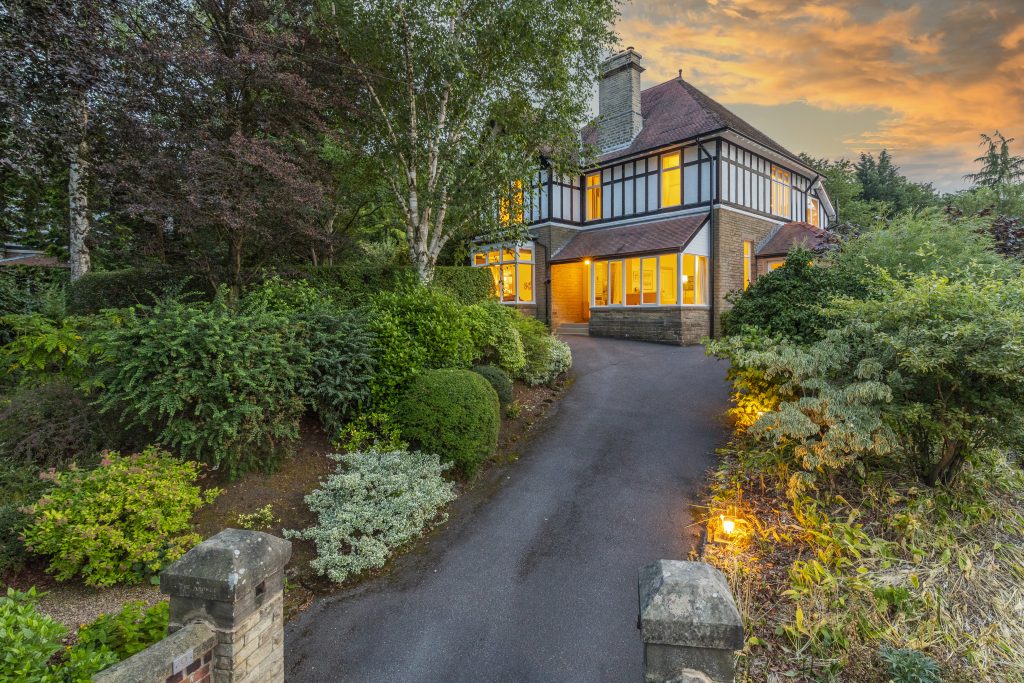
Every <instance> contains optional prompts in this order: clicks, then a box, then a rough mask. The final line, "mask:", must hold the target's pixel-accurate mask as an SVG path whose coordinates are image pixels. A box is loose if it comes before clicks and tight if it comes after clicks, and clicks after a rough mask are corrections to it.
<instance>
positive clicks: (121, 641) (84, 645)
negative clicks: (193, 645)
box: [74, 601, 170, 661]
mask: <svg viewBox="0 0 1024 683" xmlns="http://www.w3.org/2000/svg"><path fill="white" fill-rule="evenodd" d="M169 607H170V603H168V602H167V601H161V602H158V603H156V604H155V605H153V606H152V607H146V604H145V603H143V602H137V601H134V602H129V603H127V604H125V606H124V607H123V608H121V611H120V612H118V613H116V614H101V615H100V616H99V618H98V619H96V621H94V622H92V623H91V624H88V625H86V626H83V627H82V628H80V629H78V636H77V637H76V639H75V646H74V649H78V650H86V651H94V652H95V651H101V650H107V651H109V652H112V653H114V655H116V656H117V661H121V660H124V659H128V658H129V657H131V656H132V655H134V654H137V653H139V652H142V651H143V650H145V649H146V648H147V647H149V646H150V645H152V644H153V643H155V642H157V641H159V640H162V639H163V638H165V637H166V636H167V620H168V608H169Z"/></svg>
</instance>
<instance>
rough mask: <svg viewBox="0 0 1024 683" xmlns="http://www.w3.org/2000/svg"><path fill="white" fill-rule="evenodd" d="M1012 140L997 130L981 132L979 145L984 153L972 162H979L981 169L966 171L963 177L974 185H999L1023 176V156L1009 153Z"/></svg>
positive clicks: (1011, 182) (1009, 182)
mask: <svg viewBox="0 0 1024 683" xmlns="http://www.w3.org/2000/svg"><path fill="white" fill-rule="evenodd" d="M1013 140H1014V139H1013V138H1006V137H1005V136H1003V134H1002V133H1000V132H999V131H998V130H997V131H996V132H995V134H993V135H987V134H985V133H982V134H981V143H980V146H981V147H983V148H985V153H984V154H982V155H981V156H980V157H978V158H977V159H975V160H974V163H976V164H981V170H980V171H978V172H977V173H968V174H967V175H965V176H964V179H965V180H970V181H971V182H972V183H974V185H975V187H1000V186H1006V185H1011V184H1013V183H1016V182H1017V181H1018V180H1020V179H1021V178H1024V157H1019V156H1013V155H1011V154H1010V143H1011V142H1013Z"/></svg>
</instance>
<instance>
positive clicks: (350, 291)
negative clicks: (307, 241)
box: [305, 263, 417, 306]
mask: <svg viewBox="0 0 1024 683" xmlns="http://www.w3.org/2000/svg"><path fill="white" fill-rule="evenodd" d="M305 277H306V279H307V280H309V281H310V283H311V284H312V285H313V286H314V287H315V288H317V289H319V290H321V291H323V292H324V293H326V294H329V295H330V296H332V297H333V298H334V299H335V300H337V301H338V302H339V303H340V304H342V305H345V306H362V305H364V304H366V303H367V302H368V301H369V300H370V299H371V298H373V296H374V295H376V294H379V293H380V292H392V291H395V290H396V289H401V288H405V287H412V286H414V285H415V284H416V282H417V279H416V271H414V270H413V269H412V268H409V267H408V266H381V265H377V264H358V263H347V264H344V265H340V266H318V267H316V268H308V269H306V271H305Z"/></svg>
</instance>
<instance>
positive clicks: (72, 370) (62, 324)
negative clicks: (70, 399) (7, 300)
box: [0, 313, 102, 386]
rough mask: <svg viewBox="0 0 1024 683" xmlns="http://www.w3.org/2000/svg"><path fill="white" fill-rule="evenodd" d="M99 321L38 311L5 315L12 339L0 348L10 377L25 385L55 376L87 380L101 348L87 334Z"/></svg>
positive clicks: (80, 380) (38, 382) (82, 381)
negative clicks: (55, 318)
mask: <svg viewBox="0 0 1024 683" xmlns="http://www.w3.org/2000/svg"><path fill="white" fill-rule="evenodd" d="M99 322H100V321H99V320H96V319H91V318H82V317H69V318H63V319H61V320H53V319H51V318H48V317H46V316H44V315H43V314H41V313H30V314H27V315H8V316H4V317H3V319H2V323H3V325H4V326H5V327H6V328H7V329H8V330H9V331H10V335H11V336H12V337H13V338H12V340H11V341H10V342H9V343H8V344H7V345H6V346H4V347H3V348H2V349H0V358H2V362H3V364H4V365H5V366H6V367H7V371H8V372H9V373H11V376H13V377H16V378H17V379H18V381H19V382H20V383H21V384H23V385H26V386H38V385H40V384H44V383H46V382H49V381H50V380H52V379H54V378H57V377H59V378H62V379H64V380H67V381H70V382H74V383H84V382H86V381H87V380H88V379H89V378H90V376H91V374H92V373H93V372H94V370H95V367H94V366H95V363H96V360H97V358H98V357H99V355H100V354H101V351H102V347H101V345H100V344H99V343H98V340H97V337H96V335H91V334H90V328H94V327H95V326H96V325H97V323H99Z"/></svg>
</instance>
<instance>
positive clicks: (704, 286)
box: [589, 251, 711, 309]
mask: <svg viewBox="0 0 1024 683" xmlns="http://www.w3.org/2000/svg"><path fill="white" fill-rule="evenodd" d="M687 256H690V257H692V258H693V259H694V269H695V272H696V275H695V277H699V278H701V280H700V281H698V282H696V291H697V292H699V293H700V294H701V296H702V297H703V299H704V300H703V301H701V302H695V303H692V304H687V303H683V301H684V295H683V260H684V258H685V257H687ZM666 257H673V258H674V259H675V274H676V275H675V277H676V282H675V288H674V295H675V300H676V303H663V302H662V287H661V270H662V269H661V259H663V258H666ZM632 259H636V261H637V268H638V269H639V273H640V293H639V294H640V296H639V302H638V303H635V304H630V303H626V295H627V293H628V283H627V277H626V276H627V272H628V271H627V267H626V264H627V262H628V261H630V260H632ZM647 260H652V261H654V266H655V267H654V273H655V279H654V287H655V289H654V294H655V301H653V302H650V303H644V300H643V294H644V292H643V283H644V279H643V264H644V261H647ZM710 260H711V259H710V256H708V255H707V254H701V253H696V252H689V251H680V252H656V253H651V254H638V255H636V256H619V257H613V258H603V259H594V260H592V261H591V263H590V272H589V276H590V299H589V300H590V307H591V308H597V309H606V308H630V309H641V308H709V302H708V278H709V277H710V270H709V267H708V263H709V262H710ZM613 264H617V265H618V268H619V273H620V275H619V287H618V289H619V291H618V293H617V296H616V292H615V291H614V290H615V288H613V287H612V282H613V280H614V279H613V277H612V271H613ZM701 264H703V266H702V267H701ZM598 269H604V274H605V278H604V279H605V282H606V283H607V297H606V300H607V303H605V304H598V303H597V290H596V284H597V275H596V273H597V271H598ZM616 299H618V301H619V303H613V301H615V300H616Z"/></svg>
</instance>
